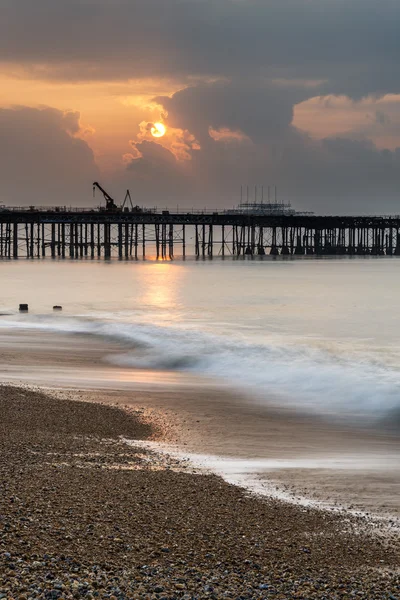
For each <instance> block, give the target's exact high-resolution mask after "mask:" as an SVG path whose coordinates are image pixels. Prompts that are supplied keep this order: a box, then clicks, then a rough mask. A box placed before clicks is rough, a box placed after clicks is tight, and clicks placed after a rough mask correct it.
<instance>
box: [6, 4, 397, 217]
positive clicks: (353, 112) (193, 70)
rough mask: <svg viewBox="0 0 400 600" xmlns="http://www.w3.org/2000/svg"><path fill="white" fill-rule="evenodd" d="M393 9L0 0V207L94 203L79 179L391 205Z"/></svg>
mask: <svg viewBox="0 0 400 600" xmlns="http://www.w3.org/2000/svg"><path fill="white" fill-rule="evenodd" d="M399 22H400V2H398V0H35V1H34V2H33V1H32V0H0V181H1V187H0V204H5V205H31V204H34V205H56V204H58V205H71V206H96V205H98V204H99V202H100V200H101V197H100V196H97V198H93V196H92V182H93V181H94V180H96V181H99V182H100V183H101V184H102V185H103V186H104V187H105V188H106V189H107V190H108V191H109V192H110V194H111V195H112V196H114V197H115V199H116V201H122V200H123V198H124V195H125V191H126V189H127V188H129V189H130V191H131V195H132V197H133V201H134V203H135V204H139V205H141V206H147V207H154V206H157V207H158V208H164V207H167V206H168V207H169V208H174V207H176V206H179V208H180V209H182V208H186V209H190V208H192V207H193V208H196V209H199V208H204V207H208V208H226V207H232V206H234V205H236V204H237V203H238V202H239V201H240V190H241V186H243V188H244V190H246V189H247V186H249V190H250V197H254V190H255V186H258V198H259V197H260V190H261V186H262V185H264V189H265V190H266V189H267V186H277V190H278V199H279V200H281V201H285V202H291V203H292V205H293V207H294V208H295V209H297V210H310V211H314V212H316V213H320V214H338V213H341V214H400V69H399V64H400V60H399V59H400V36H399V35H398V23H399ZM156 123H162V124H163V125H164V127H165V131H166V132H165V135H163V136H162V137H154V136H153V135H152V126H153V125H154V124H156ZM153 131H154V129H153Z"/></svg>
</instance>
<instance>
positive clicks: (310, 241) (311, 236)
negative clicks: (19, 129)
mask: <svg viewBox="0 0 400 600" xmlns="http://www.w3.org/2000/svg"><path fill="white" fill-rule="evenodd" d="M268 254H269V255H272V256H278V255H287V256H301V255H317V256H323V255H331V256H332V255H362V256H364V255H375V256H378V255H387V256H392V255H400V216H360V217H356V216H316V215H296V214H295V215H273V216H272V215H252V214H237V213H232V214H229V213H227V212H223V211H220V212H204V213H195V212H187V213H180V212H175V213H174V212H168V211H162V212H154V211H149V212H147V211H146V210H143V211H116V212H107V211H105V210H84V209H60V208H55V209H48V208H43V209H40V210H36V209H34V210H32V209H21V208H20V209H16V208H12V207H10V208H7V207H2V208H0V257H2V258H42V257H46V256H50V257H52V258H57V257H59V258H74V259H75V258H81V257H82V258H83V257H88V258H100V257H103V258H106V259H109V258H111V257H117V258H120V259H130V258H144V257H146V255H147V256H155V257H156V258H160V259H172V258H174V256H196V257H210V258H211V257H213V256H263V255H268Z"/></svg>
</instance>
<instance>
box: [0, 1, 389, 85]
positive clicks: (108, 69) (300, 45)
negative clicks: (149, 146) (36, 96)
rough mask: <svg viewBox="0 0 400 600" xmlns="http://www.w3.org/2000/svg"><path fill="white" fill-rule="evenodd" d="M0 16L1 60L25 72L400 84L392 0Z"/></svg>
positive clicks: (101, 5) (93, 7)
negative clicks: (258, 76)
mask: <svg viewBox="0 0 400 600" xmlns="http://www.w3.org/2000/svg"><path fill="white" fill-rule="evenodd" d="M0 16H1V19H0V61H1V62H2V63H3V65H8V68H9V69H10V70H14V72H16V73H19V74H20V75H21V74H22V73H23V72H24V71H25V73H29V74H30V75H31V76H34V77H39V78H49V79H52V78H55V79H60V80H77V79H80V80H96V79H103V80H107V81H108V80H112V79H140V78H144V77H148V76H149V74H151V76H152V77H173V78H178V79H181V80H187V78H190V77H217V78H221V77H228V78H233V79H235V78H237V77H241V78H242V77H249V78H252V77H254V76H256V75H263V76H266V77H268V78H273V77H275V78H276V77H281V78H286V79H289V80H290V79H293V78H297V79H299V78H303V79H310V78H311V79H322V80H324V81H325V82H326V83H325V88H324V90H322V93H344V94H348V95H351V96H354V97H358V96H360V95H365V94H368V93H385V92H389V91H392V92H395V91H397V90H398V89H399V85H400V77H399V76H398V69H397V65H398V59H399V53H400V38H399V36H398V26H397V24H398V22H399V19H400V5H399V3H398V2H395V1H393V0H379V2H378V1H377V0H352V1H350V2H349V0H324V1H321V0H218V2H217V3H216V2H215V0H170V1H169V2H168V10H166V9H165V0H135V1H133V2H126V1H125V0H69V1H68V2H66V1H58V2H55V1H54V0H35V2H32V0H3V1H2V4H1V13H0ZM27 23H29V27H27V26H26V24H27Z"/></svg>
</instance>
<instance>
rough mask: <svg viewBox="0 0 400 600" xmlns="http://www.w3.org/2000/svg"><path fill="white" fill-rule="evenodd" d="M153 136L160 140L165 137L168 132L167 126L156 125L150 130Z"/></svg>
mask: <svg viewBox="0 0 400 600" xmlns="http://www.w3.org/2000/svg"><path fill="white" fill-rule="evenodd" d="M150 131H151V135H152V136H153V137H156V138H160V137H162V136H163V135H165V132H166V131H167V129H166V127H165V125H164V124H163V123H154V125H153V127H152V128H151V129H150Z"/></svg>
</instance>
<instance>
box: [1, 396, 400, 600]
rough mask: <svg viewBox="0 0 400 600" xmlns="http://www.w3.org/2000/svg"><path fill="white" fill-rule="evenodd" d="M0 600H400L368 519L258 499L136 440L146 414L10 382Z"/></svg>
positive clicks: (154, 435)
mask: <svg viewBox="0 0 400 600" xmlns="http://www.w3.org/2000/svg"><path fill="white" fill-rule="evenodd" d="M0 410H1V416H2V418H1V422H0V430H1V436H0V482H1V496H0V599H4V600H5V599H7V600H12V599H14V600H17V599H21V600H27V599H46V600H47V599H49V600H50V599H54V600H59V599H65V600H67V599H70V598H87V599H88V600H91V599H92V598H101V599H102V598H104V599H105V598H107V599H110V600H116V599H118V600H123V599H128V598H129V599H145V598H146V599H156V598H158V599H160V600H161V599H171V600H172V599H174V598H176V599H179V598H182V599H185V600H194V599H200V598H212V599H220V598H235V599H239V598H240V599H243V600H244V599H253V598H254V599H259V600H261V599H264V598H265V599H267V598H281V599H292V598H293V599H294V598H297V599H303V600H307V599H311V598H321V599H326V600H335V599H339V598H341V599H346V598H349V599H350V598H365V599H368V600H372V599H374V600H375V599H376V600H381V599H382V600H383V599H386V600H397V599H398V598H400V570H399V558H400V552H399V551H400V543H399V540H398V537H396V535H395V534H392V535H391V536H390V537H389V536H384V535H378V534H377V533H376V532H375V531H374V529H373V528H372V527H370V526H369V524H368V521H367V519H365V518H361V517H354V516H351V515H349V514H347V513H342V514H334V513H331V512H327V511H323V510H317V509H314V508H311V507H307V508H305V507H299V506H295V505H293V504H287V503H284V502H280V501H278V500H276V499H272V498H261V497H256V496H254V495H250V494H248V493H246V492H245V491H244V490H243V489H241V488H239V487H235V486H232V485H229V484H227V483H226V482H224V481H223V480H222V479H220V478H219V477H217V476H215V475H210V474H204V473H196V472H195V471H193V470H192V469H188V468H187V466H186V465H185V464H179V462H178V461H176V460H175V459H172V458H171V459H170V460H169V461H168V460H166V458H165V456H163V457H159V456H157V454H156V453H155V452H153V451H151V450H146V449H144V448H143V447H140V445H138V446H137V447H136V446H135V445H134V444H129V445H128V444H126V443H125V441H124V440H125V439H129V440H141V441H143V440H148V439H162V430H161V429H160V428H159V427H157V425H153V424H152V423H151V422H149V420H148V419H144V418H143V413H142V412H141V411H140V410H138V411H134V410H133V411H130V412H126V411H124V410H122V409H121V408H119V407H113V406H109V405H103V404H96V403H93V402H91V403H87V402H82V401H76V400H67V399H60V398H55V397H51V396H49V395H47V394H44V393H42V392H40V391H34V390H30V389H28V388H18V387H7V386H2V387H0Z"/></svg>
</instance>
